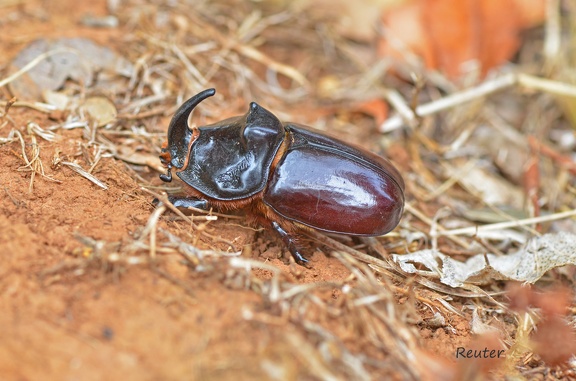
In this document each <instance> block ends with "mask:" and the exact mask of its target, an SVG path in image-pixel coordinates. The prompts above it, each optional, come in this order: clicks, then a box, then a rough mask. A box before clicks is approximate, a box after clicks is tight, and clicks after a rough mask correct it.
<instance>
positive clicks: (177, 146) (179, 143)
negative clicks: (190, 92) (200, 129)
mask: <svg viewBox="0 0 576 381" xmlns="http://www.w3.org/2000/svg"><path fill="white" fill-rule="evenodd" d="M215 93H216V90H215V89H207V90H204V91H202V92H200V93H198V94H196V95H194V96H193V97H192V98H190V99H188V100H187V101H186V102H184V103H183V104H182V106H180V107H179V108H178V110H176V113H175V114H174V116H173V117H172V120H171V121H170V126H169V127H168V145H167V147H166V148H164V149H163V151H164V152H168V153H169V154H170V161H169V163H168V168H169V169H170V167H176V168H182V167H183V166H184V162H185V161H186V155H187V154H188V146H189V144H190V137H191V136H192V131H190V129H189V128H188V117H189V116H190V114H191V113H192V111H193V110H194V107H196V106H198V104H199V103H200V102H202V101H203V100H204V99H206V98H208V97H211V96H213V95H214V94H215Z"/></svg>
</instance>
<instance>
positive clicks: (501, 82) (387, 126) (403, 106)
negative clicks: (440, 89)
mask: <svg viewBox="0 0 576 381" xmlns="http://www.w3.org/2000/svg"><path fill="white" fill-rule="evenodd" d="M513 85H520V86H524V87H526V88H528V89H532V90H542V91H545V92H547V93H550V94H555V95H561V96H568V97H576V86H573V85H568V84H566V83H562V82H558V81H551V80H548V79H544V78H538V77H534V76H531V75H527V74H516V73H510V74H505V75H503V76H501V77H497V78H495V79H491V80H488V81H486V82H484V83H481V84H480V85H478V86H476V87H473V88H471V89H467V90H463V91H459V92H456V93H453V94H450V95H448V96H446V97H444V98H440V99H438V100H435V101H432V102H429V103H426V104H423V105H420V106H418V107H416V114H415V115H414V114H413V113H408V112H407V111H406V110H408V109H409V108H410V107H409V106H408V105H407V102H405V101H404V102H403V103H402V102H401V99H394V102H391V103H392V105H394V106H395V107H396V109H397V111H398V112H399V114H400V115H395V116H393V117H391V118H389V119H388V120H386V121H385V122H384V123H382V125H380V128H379V129H380V132H390V131H393V130H396V129H398V128H400V127H402V125H403V124H404V123H408V124H411V123H414V121H415V120H416V118H417V117H423V116H428V115H432V114H436V113H437V112H439V111H442V110H446V109H450V108H453V107H456V106H459V105H461V104H463V103H467V102H470V101H473V100H475V99H478V98H481V97H484V96H486V95H489V94H492V93H495V92H497V91H500V90H503V89H505V88H507V87H510V86H513Z"/></svg>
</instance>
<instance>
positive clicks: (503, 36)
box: [379, 0, 545, 79]
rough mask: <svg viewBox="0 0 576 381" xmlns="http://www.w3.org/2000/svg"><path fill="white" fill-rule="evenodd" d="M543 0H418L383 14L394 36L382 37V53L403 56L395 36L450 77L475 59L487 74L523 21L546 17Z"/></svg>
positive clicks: (508, 50)
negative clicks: (395, 42)
mask: <svg viewBox="0 0 576 381" xmlns="http://www.w3.org/2000/svg"><path fill="white" fill-rule="evenodd" d="M544 1H545V0H529V1H528V2H526V3H523V2H521V1H519V0H461V1H453V0H415V1H412V2H409V3H407V4H405V5H403V6H402V7H400V8H396V9H394V10H392V11H388V12H386V13H385V14H384V15H383V17H382V19H383V22H384V24H385V25H386V27H387V29H386V30H387V31H388V33H389V37H391V38H387V39H384V40H382V41H380V46H379V53H380V54H381V55H392V56H394V57H402V55H401V50H399V49H397V48H395V47H393V45H394V43H391V41H393V39H397V40H400V41H402V42H403V43H404V44H405V45H406V46H407V47H408V48H410V49H411V50H412V51H413V52H415V53H417V54H418V55H420V56H421V57H422V58H423V60H424V63H425V64H426V66H427V67H428V68H431V69H437V70H441V71H443V72H444V73H446V75H447V76H448V77H450V78H453V79H455V78H458V77H459V76H460V75H461V74H462V73H463V64H465V63H466V62H469V61H472V60H477V61H478V63H479V64H480V66H481V70H482V74H486V72H487V71H489V70H490V69H491V68H493V67H496V66H498V65H501V64H502V63H504V62H505V61H506V60H508V59H509V58H510V57H512V56H513V55H514V53H515V52H516V50H517V49H518V46H519V44H520V40H519V32H520V30H521V29H522V28H523V27H527V26H532V25H534V24H535V23H537V22H538V21H539V20H542V19H543V18H544ZM385 37H386V36H385Z"/></svg>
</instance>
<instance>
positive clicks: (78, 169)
mask: <svg viewBox="0 0 576 381" xmlns="http://www.w3.org/2000/svg"><path fill="white" fill-rule="evenodd" d="M60 163H61V164H63V165H66V166H68V167H69V168H70V169H71V170H73V171H74V172H76V173H78V174H79V175H80V176H82V177H84V178H86V179H87V180H89V181H91V182H93V183H94V184H96V185H98V186H99V187H100V188H102V189H108V186H107V185H106V184H104V183H103V182H102V181H100V180H98V179H97V178H96V177H95V176H94V175H92V174H90V173H89V172H88V171H86V170H84V168H82V167H81V166H80V165H78V164H76V163H73V162H70V161H61V162H60Z"/></svg>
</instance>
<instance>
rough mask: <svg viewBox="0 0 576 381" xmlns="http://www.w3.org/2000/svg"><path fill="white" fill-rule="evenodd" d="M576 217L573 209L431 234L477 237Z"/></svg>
mask: <svg viewBox="0 0 576 381" xmlns="http://www.w3.org/2000/svg"><path fill="white" fill-rule="evenodd" d="M573 216H576V209H572V210H569V211H566V212H560V213H554V214H551V215H548V216H540V217H533V218H524V219H521V220H514V221H506V222H498V223H495V224H489V225H482V226H470V227H467V228H460V229H453V230H438V231H436V232H434V233H431V234H430V235H431V236H437V237H440V236H451V235H475V234H477V233H478V232H484V231H489V230H500V229H507V228H512V227H520V226H524V225H532V224H538V223H541V222H547V221H556V220H561V219H564V218H568V217H573Z"/></svg>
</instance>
